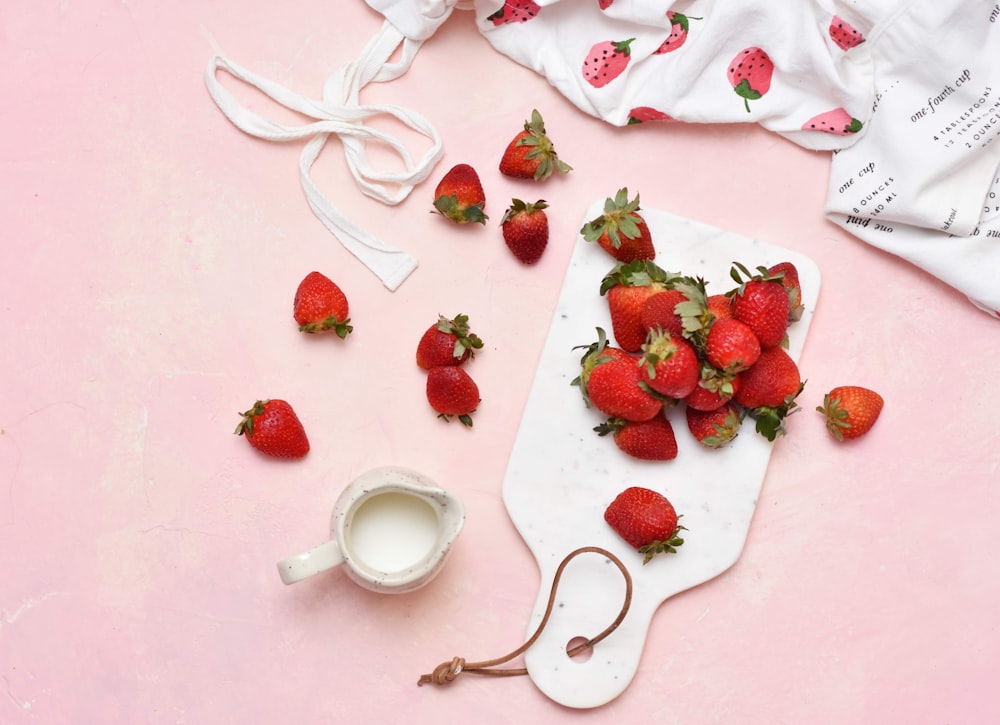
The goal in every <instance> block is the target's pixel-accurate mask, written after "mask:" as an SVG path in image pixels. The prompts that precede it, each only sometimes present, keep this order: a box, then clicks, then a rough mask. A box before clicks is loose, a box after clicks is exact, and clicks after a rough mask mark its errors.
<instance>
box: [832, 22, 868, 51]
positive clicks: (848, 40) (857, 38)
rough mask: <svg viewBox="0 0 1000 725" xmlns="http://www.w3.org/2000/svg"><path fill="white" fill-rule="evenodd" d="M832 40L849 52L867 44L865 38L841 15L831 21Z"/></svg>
mask: <svg viewBox="0 0 1000 725" xmlns="http://www.w3.org/2000/svg"><path fill="white" fill-rule="evenodd" d="M829 32H830V38H831V40H833V42H834V43H836V44H837V47H839V48H840V49H841V50H844V51H847V50H850V49H851V48H854V47H856V46H858V45H861V44H862V43H864V42H865V36H864V35H862V34H861V32H860V31H859V30H858V29H857V28H855V27H854V26H853V25H851V24H850V23H849V22H847V21H846V20H844V19H843V18H842V17H840V16H839V15H834V16H833V19H832V20H831V21H830V28H829Z"/></svg>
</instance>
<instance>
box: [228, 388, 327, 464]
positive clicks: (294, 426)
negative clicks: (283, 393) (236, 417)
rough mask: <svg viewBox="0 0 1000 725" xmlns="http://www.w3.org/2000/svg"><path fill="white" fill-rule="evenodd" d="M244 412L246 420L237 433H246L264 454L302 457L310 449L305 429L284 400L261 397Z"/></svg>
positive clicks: (250, 441) (254, 445)
mask: <svg viewBox="0 0 1000 725" xmlns="http://www.w3.org/2000/svg"><path fill="white" fill-rule="evenodd" d="M240 415H242V416H243V420H241V421H240V424H239V425H238V426H236V430H235V431H233V432H234V433H235V434H236V435H241V436H244V437H245V438H246V439H247V441H249V443H250V445H251V446H253V447H254V448H256V449H257V450H258V451H260V452H261V453H264V454H266V455H268V456H274V457H275V458H302V456H304V455H305V454H306V453H308V452H309V439H308V438H307V437H306V431H305V428H303V427H302V422H301V421H300V420H299V417H298V416H297V415H295V411H294V410H292V406H291V405H289V404H288V403H287V402H285V401H284V400H277V399H272V400H258V401H257V402H256V403H254V404H253V407H252V408H250V410H247V411H245V412H243V413H240Z"/></svg>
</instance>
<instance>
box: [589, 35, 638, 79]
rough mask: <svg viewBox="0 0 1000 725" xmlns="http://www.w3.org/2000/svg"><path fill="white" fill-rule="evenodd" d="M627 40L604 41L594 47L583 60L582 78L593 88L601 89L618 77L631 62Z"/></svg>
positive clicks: (630, 43)
mask: <svg viewBox="0 0 1000 725" xmlns="http://www.w3.org/2000/svg"><path fill="white" fill-rule="evenodd" d="M633 40H635V38H629V39H628V40H605V41H604V42H601V43H597V44H596V45H594V46H593V47H592V48H591V49H590V52H589V53H587V57H586V58H584V60H583V78H584V80H586V81H587V83H589V84H590V85H592V86H593V87H594V88H602V87H604V86H606V85H607V84H608V83H610V82H611V81H613V80H614V79H615V78H617V77H618V76H620V75H621V74H622V73H623V72H624V71H625V68H626V67H627V66H628V64H629V61H630V60H632V50H631V48H630V46H631V45H632V41H633Z"/></svg>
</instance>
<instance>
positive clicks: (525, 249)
mask: <svg viewBox="0 0 1000 725" xmlns="http://www.w3.org/2000/svg"><path fill="white" fill-rule="evenodd" d="M547 208H548V204H546V203H545V200H544V199H539V200H538V201H536V202H535V203H534V204H525V203H524V202H523V201H521V200H520V199H511V202H510V207H508V208H507V211H506V212H505V213H504V215H503V219H501V220H500V230H501V232H502V233H503V240H504V242H506V243H507V248H508V249H510V251H511V253H512V254H513V255H514V256H515V257H517V259H518V261H520V262H522V263H524V264H534V263H535V262H537V261H538V260H539V259H541V256H542V252H544V251H545V247H546V245H547V244H548V243H549V219H548V217H547V216H545V212H544V211H543V209H547Z"/></svg>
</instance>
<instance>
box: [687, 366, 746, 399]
mask: <svg viewBox="0 0 1000 725" xmlns="http://www.w3.org/2000/svg"><path fill="white" fill-rule="evenodd" d="M740 381H741V378H740V374H739V373H723V372H721V371H719V370H716V369H715V368H714V367H712V366H711V365H710V364H709V363H707V362H704V361H703V362H702V364H701V376H700V379H699V380H698V384H697V385H696V386H695V388H694V390H692V391H691V392H690V393H688V394H687V396H686V397H685V398H684V403H685V404H686V405H687V407H689V408H694V409H695V410H704V411H709V410H716V409H717V408H721V407H722V406H723V405H724V404H725V403H728V402H729V401H730V400H732V398H733V396H734V395H736V391H737V390H739V389H740V384H741V383H740Z"/></svg>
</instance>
